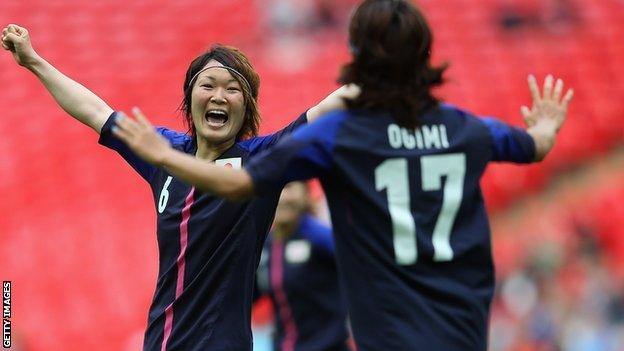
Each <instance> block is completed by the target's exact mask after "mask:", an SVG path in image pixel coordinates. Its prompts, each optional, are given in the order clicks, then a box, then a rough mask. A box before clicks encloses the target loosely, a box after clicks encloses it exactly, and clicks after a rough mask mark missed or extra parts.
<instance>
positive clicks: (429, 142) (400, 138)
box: [388, 123, 449, 150]
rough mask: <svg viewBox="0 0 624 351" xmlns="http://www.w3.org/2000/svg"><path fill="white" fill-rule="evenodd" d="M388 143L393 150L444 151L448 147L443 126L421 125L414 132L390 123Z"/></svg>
mask: <svg viewBox="0 0 624 351" xmlns="http://www.w3.org/2000/svg"><path fill="white" fill-rule="evenodd" d="M388 142H389V143H390V146H392V147H393V148H395V149H400V148H406V149H410V150H411V149H414V148H418V149H420V150H422V149H431V148H435V149H446V148H448V147H449V141H448V136H447V134H446V126H445V125H444V124H434V125H431V126H426V125H423V126H421V127H419V128H416V129H414V130H409V129H407V128H402V127H399V126H398V125H396V124H394V123H391V124H390V125H389V126H388Z"/></svg>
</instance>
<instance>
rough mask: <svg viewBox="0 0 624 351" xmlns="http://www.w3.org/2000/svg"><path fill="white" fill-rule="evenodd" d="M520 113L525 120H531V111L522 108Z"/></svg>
mask: <svg viewBox="0 0 624 351" xmlns="http://www.w3.org/2000/svg"><path fill="white" fill-rule="evenodd" d="M520 113H521V114H522V117H523V118H524V119H525V120H526V119H529V118H531V110H529V108H528V107H526V106H522V107H520Z"/></svg>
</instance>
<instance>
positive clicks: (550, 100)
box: [520, 74, 574, 133]
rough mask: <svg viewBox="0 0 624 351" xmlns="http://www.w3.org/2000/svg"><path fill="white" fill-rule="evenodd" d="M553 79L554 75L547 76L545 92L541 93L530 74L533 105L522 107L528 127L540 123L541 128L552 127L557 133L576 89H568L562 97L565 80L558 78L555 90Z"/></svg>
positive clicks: (521, 110) (529, 80)
mask: <svg viewBox="0 0 624 351" xmlns="http://www.w3.org/2000/svg"><path fill="white" fill-rule="evenodd" d="M553 80H554V78H553V76H552V75H550V74H549V75H548V76H546V79H545V80H544V89H543V93H542V94H541V95H540V91H539V88H538V86H537V81H536V80H535V77H534V76H533V75H529V77H528V82H529V90H530V91H531V96H532V97H533V106H532V107H531V109H529V108H528V107H526V106H522V108H521V109H520V112H521V113H522V117H523V118H524V122H525V123H526V124H527V126H528V127H534V126H536V125H538V124H539V125H540V128H548V129H550V128H552V130H553V132H554V133H557V132H558V131H559V129H560V128H561V126H562V125H563V122H565V118H566V115H567V112H568V106H569V104H570V101H572V97H573V96H574V90H572V89H568V91H567V92H566V94H565V96H564V97H563V99H562V98H561V93H562V92H563V81H562V80H561V79H557V82H556V83H555V87H554V91H553Z"/></svg>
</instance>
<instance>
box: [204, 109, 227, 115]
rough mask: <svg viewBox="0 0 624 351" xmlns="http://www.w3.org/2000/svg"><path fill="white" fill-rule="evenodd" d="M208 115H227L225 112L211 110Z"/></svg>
mask: <svg viewBox="0 0 624 351" xmlns="http://www.w3.org/2000/svg"><path fill="white" fill-rule="evenodd" d="M208 113H210V114H215V115H223V116H227V113H226V112H225V111H221V110H211V111H208Z"/></svg>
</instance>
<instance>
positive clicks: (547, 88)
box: [542, 74, 553, 100]
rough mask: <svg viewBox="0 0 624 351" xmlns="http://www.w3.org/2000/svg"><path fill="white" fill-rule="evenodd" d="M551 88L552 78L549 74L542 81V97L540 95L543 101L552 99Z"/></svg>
mask: <svg viewBox="0 0 624 351" xmlns="http://www.w3.org/2000/svg"><path fill="white" fill-rule="evenodd" d="M552 87H553V76H552V75H550V74H549V75H547V76H546V79H544V95H542V98H543V99H544V100H548V99H550V98H551V97H552Z"/></svg>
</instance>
